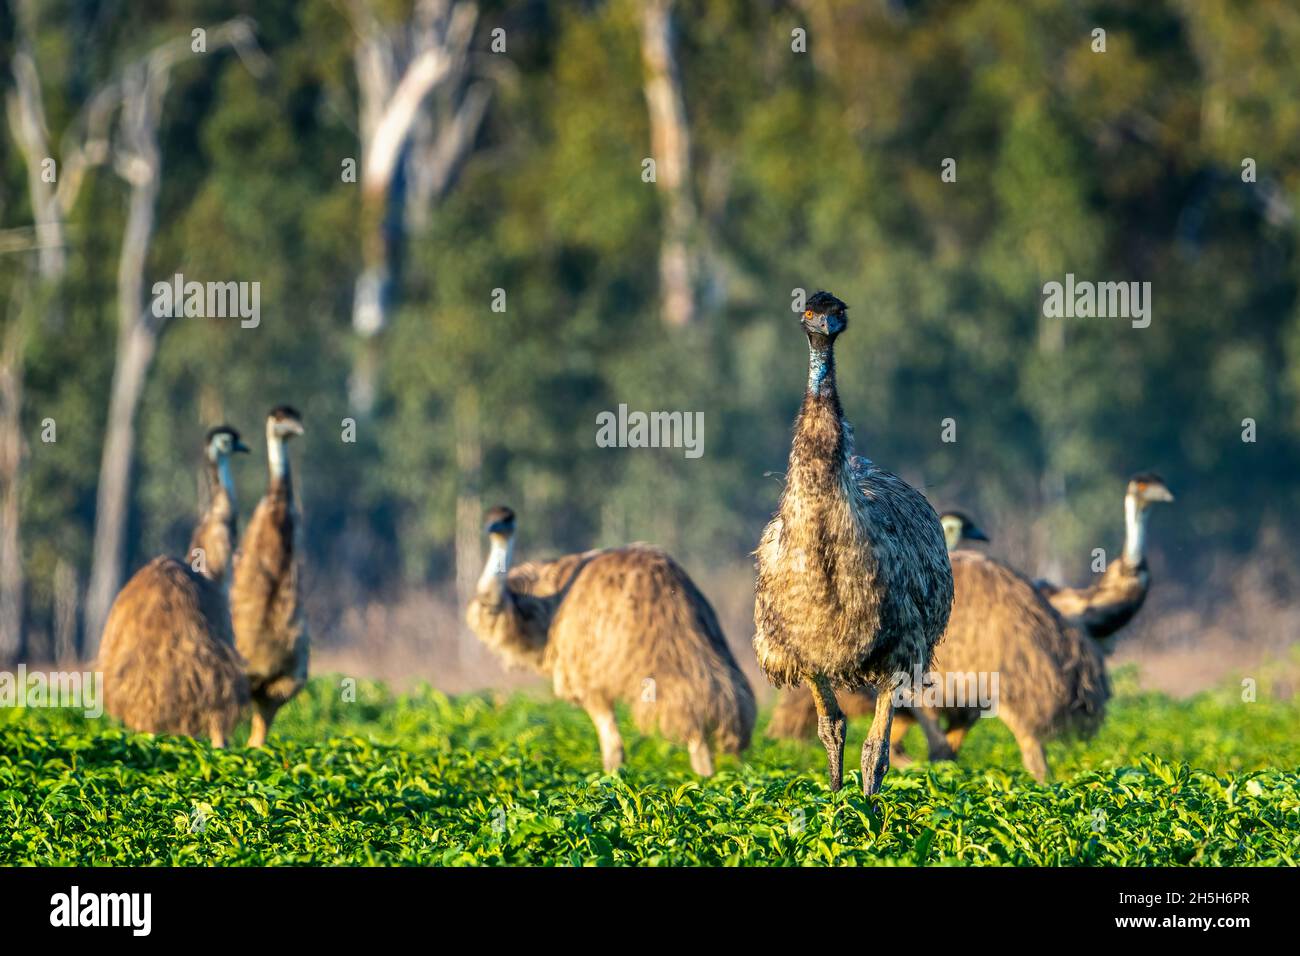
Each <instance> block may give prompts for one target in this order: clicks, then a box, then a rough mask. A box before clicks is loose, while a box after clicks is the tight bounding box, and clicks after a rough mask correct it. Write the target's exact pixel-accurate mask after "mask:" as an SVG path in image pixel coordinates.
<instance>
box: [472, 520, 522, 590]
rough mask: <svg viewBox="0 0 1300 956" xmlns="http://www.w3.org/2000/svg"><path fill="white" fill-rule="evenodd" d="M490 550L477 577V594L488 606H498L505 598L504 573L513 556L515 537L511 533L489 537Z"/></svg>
mask: <svg viewBox="0 0 1300 956" xmlns="http://www.w3.org/2000/svg"><path fill="white" fill-rule="evenodd" d="M488 540H489V543H490V545H491V550H489V552H488V559H487V564H485V565H484V566H483V573H482V574H481V575H480V576H479V579H478V596H479V600H481V601H483V602H484V603H485V604H487V605H488V606H489V607H499V606H501V605H502V604H504V603H505V599H506V575H507V574H508V573H509V571H510V563H511V561H513V560H514V556H515V539H514V536H513V535H511V536H510V537H509V538H506V537H504V536H501V535H495V534H494V535H491V536H490V537H489V539H488Z"/></svg>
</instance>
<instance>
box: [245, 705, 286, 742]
mask: <svg viewBox="0 0 1300 956" xmlns="http://www.w3.org/2000/svg"><path fill="white" fill-rule="evenodd" d="M279 709H280V705H279V704H278V703H276V702H275V701H271V700H267V699H266V698H264V697H257V698H254V700H253V729H252V731H251V732H250V733H249V735H248V746H250V747H264V746H266V735H267V734H268V733H270V732H271V722H272V721H273V720H275V715H276V712H277V711H278V710H279Z"/></svg>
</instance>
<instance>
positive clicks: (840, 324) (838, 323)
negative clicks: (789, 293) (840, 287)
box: [799, 292, 849, 344]
mask: <svg viewBox="0 0 1300 956" xmlns="http://www.w3.org/2000/svg"><path fill="white" fill-rule="evenodd" d="M847 309H848V306H847V305H845V304H844V303H843V302H841V301H840V300H839V299H837V298H835V296H833V295H831V294H830V293H829V292H817V293H814V294H813V295H812V297H811V298H809V299H808V301H807V302H806V303H804V311H803V315H801V316H800V317H799V324H800V325H802V326H803V330H804V332H805V333H806V334H807V336H808V339H809V341H811V342H814V344H822V343H828V342H831V341H833V340H834V338H835V336H837V335H839V334H840V333H841V332H843V331H844V330H845V328H847V327H848V324H849V319H848V316H847V315H846V314H845V312H846V310H847Z"/></svg>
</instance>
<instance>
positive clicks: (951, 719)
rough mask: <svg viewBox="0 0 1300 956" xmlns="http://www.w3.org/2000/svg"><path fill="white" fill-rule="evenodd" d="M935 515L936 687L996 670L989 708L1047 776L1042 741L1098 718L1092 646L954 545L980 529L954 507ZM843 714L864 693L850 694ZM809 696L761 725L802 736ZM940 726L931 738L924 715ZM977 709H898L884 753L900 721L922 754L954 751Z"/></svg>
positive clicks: (1098, 682) (861, 703) (1099, 669)
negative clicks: (941, 539) (917, 732)
mask: <svg viewBox="0 0 1300 956" xmlns="http://www.w3.org/2000/svg"><path fill="white" fill-rule="evenodd" d="M940 521H941V522H942V524H943V526H944V530H945V532H946V537H947V540H948V542H949V544H950V550H951V552H952V553H951V554H950V558H951V561H952V575H953V584H954V589H955V594H954V598H953V604H952V615H951V617H950V618H949V620H948V630H947V632H946V634H945V635H944V639H943V642H942V643H941V644H940V645H939V647H938V648H937V649H936V651H935V655H934V666H933V676H934V678H935V679H936V680H937V681H938V682H939V683H940V684H941V685H943V686H948V685H950V684H951V683H952V682H953V679H954V678H957V679H962V678H964V677H966V675H976V676H978V675H993V674H996V675H997V680H998V684H997V698H996V700H995V701H994V702H993V704H994V707H995V708H996V714H997V716H998V717H1000V718H1001V719H1002V721H1003V723H1004V724H1006V725H1007V727H1008V728H1009V729H1010V730H1011V733H1012V736H1014V737H1015V739H1016V743H1017V745H1018V746H1019V748H1020V755H1021V761H1022V763H1023V764H1024V767H1025V769H1026V770H1027V771H1028V772H1029V773H1030V774H1031V775H1032V776H1033V777H1034V778H1035V779H1036V780H1039V781H1040V782H1041V781H1044V780H1046V779H1047V775H1048V766H1047V759H1046V755H1045V753H1044V750H1043V741H1044V740H1046V739H1048V738H1050V737H1052V736H1054V735H1056V734H1060V733H1066V732H1069V733H1076V734H1079V735H1080V736H1087V735H1089V734H1091V733H1093V732H1094V731H1095V730H1096V729H1097V727H1098V726H1099V725H1100V724H1101V721H1102V718H1103V716H1104V714H1105V707H1106V702H1107V700H1108V699H1109V697H1110V685H1109V682H1108V680H1107V677H1106V671H1105V667H1104V665H1103V663H1102V658H1101V654H1100V652H1099V650H1098V649H1097V647H1096V646H1094V644H1093V642H1091V641H1090V640H1088V638H1087V637H1085V636H1084V635H1082V634H1080V633H1078V632H1077V631H1076V630H1075V629H1073V628H1072V627H1070V626H1069V625H1068V624H1067V623H1066V622H1065V621H1063V620H1062V619H1061V618H1060V616H1059V615H1058V614H1056V612H1055V611H1054V610H1053V609H1052V608H1051V606H1050V605H1048V604H1047V602H1046V601H1044V600H1043V599H1042V597H1041V595H1039V594H1038V593H1037V592H1036V591H1035V590H1034V588H1033V586H1032V585H1031V584H1030V583H1029V581H1028V579H1026V578H1025V577H1024V576H1023V575H1021V574H1019V573H1018V572H1016V571H1015V570H1013V569H1012V568H1010V567H1008V566H1007V565H1006V564H1003V563H1002V562H1000V561H997V560H995V559H993V558H990V557H988V556H987V555H984V554H981V553H979V552H977V551H971V550H965V549H961V550H959V546H960V545H961V544H962V543H963V542H967V541H987V540H988V537H987V536H986V535H985V534H984V532H983V531H981V530H980V529H979V528H978V527H976V525H975V524H974V522H972V521H971V519H970V518H969V517H967V516H966V515H964V514H962V513H961V512H959V511H948V512H944V514H943V515H942V516H941V518H940ZM847 703H849V704H850V706H852V707H853V711H851V712H862V711H863V710H864V709H865V708H866V707H869V706H870V704H871V701H870V699H869V698H866V699H864V698H863V697H861V696H858V695H855V697H852V698H850V699H849V701H847ZM812 710H813V708H812V703H811V701H810V700H808V699H806V698H804V699H800V698H799V697H794V696H792V697H790V698H785V699H782V701H781V702H780V703H779V704H778V705H777V710H776V712H775V713H774V714H773V717H772V724H771V725H770V728H775V730H773V729H769V733H771V734H774V735H775V731H779V732H780V734H779V735H780V736H789V737H795V736H799V737H802V736H804V735H805V734H807V732H808V729H809V727H810V725H811V723H812ZM927 711H928V712H929V713H928V716H929V717H930V718H931V719H932V720H933V721H934V722H936V723H938V722H939V721H940V720H942V721H943V722H944V724H945V733H944V735H943V737H941V738H939V739H937V740H936V738H935V735H934V734H933V732H932V731H930V730H929V729H928V728H927V726H926V724H925V722H924V718H925V717H926V716H927ZM981 712H982V708H981V707H979V706H970V705H969V701H963V702H956V701H946V702H945V705H944V706H941V707H937V708H927V707H900V708H899V710H898V719H897V720H896V721H895V722H894V727H893V734H892V737H891V754H892V757H893V759H894V760H895V761H896V762H898V763H899V764H902V763H905V762H907V761H909V760H910V758H909V757H908V755H907V753H906V752H905V750H904V748H903V737H904V735H905V734H906V733H907V730H908V728H909V727H910V726H911V724H912V723H913V722H914V721H915V722H920V723H921V726H922V730H923V731H925V732H926V742H927V745H928V748H929V756H930V759H931V760H942V759H955V758H956V756H957V753H958V751H960V749H961V746H962V743H963V741H964V740H965V737H966V734H967V733H968V732H969V730H970V729H971V727H973V726H974V724H975V722H976V720H978V719H979V717H980V714H981Z"/></svg>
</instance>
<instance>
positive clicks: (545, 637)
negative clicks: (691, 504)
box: [465, 507, 755, 777]
mask: <svg viewBox="0 0 1300 956" xmlns="http://www.w3.org/2000/svg"><path fill="white" fill-rule="evenodd" d="M485 529H486V532H487V536H488V541H489V544H490V546H491V550H490V553H489V555H488V560H487V564H486V566H485V567H484V569H483V575H482V577H481V578H480V579H479V582H478V588H477V593H476V594H475V596H474V598H473V599H472V600H471V601H470V602H469V605H468V607H467V608H466V614H465V617H466V620H467V622H468V623H469V626H470V629H471V630H472V631H473V632H474V633H475V634H476V635H477V636H478V638H479V639H480V640H481V641H482V642H483V643H484V644H486V645H487V646H488V647H489V648H491V649H492V651H493V652H495V653H496V654H497V655H498V656H499V657H500V658H502V660H503V661H504V662H505V663H506V664H507V665H508V666H511V667H526V668H531V669H532V670H535V671H537V672H539V673H541V674H545V675H547V676H549V677H550V678H551V681H552V685H553V686H554V689H555V695H556V696H557V697H559V698H561V699H563V700H568V701H571V702H573V703H575V704H577V705H579V706H580V707H582V708H583V709H584V710H586V712H587V714H588V715H589V716H590V717H591V721H592V723H593V724H595V725H596V733H597V734H598V735H599V737H600V752H601V758H602V760H603V763H604V767H605V770H606V771H607V772H610V773H612V772H614V771H615V770H617V769H618V768H619V767H620V766H621V765H622V763H623V740H622V738H621V737H620V736H619V731H618V724H617V722H616V721H615V719H614V705H615V703H616V702H617V701H624V702H626V703H628V704H630V705H631V707H632V713H633V717H634V719H635V721H636V724H637V726H638V727H639V728H640V729H641V731H642V732H643V733H647V734H649V733H652V732H654V730H655V729H656V728H657V729H658V731H659V733H660V734H662V735H663V736H664V737H666V738H668V739H669V740H672V741H674V742H676V743H679V744H683V743H684V744H685V745H686V747H687V749H688V751H689V753H690V759H691V767H692V769H694V770H695V772H696V773H698V774H700V775H701V776H706V777H707V776H709V775H711V774H712V773H713V757H712V754H711V753H710V749H709V746H710V743H712V745H713V746H714V747H715V748H716V749H717V750H719V751H721V752H725V753H733V754H739V753H741V752H742V751H743V750H745V748H746V747H748V746H749V740H750V734H751V733H752V731H753V727H754V714H755V706H754V693H753V690H752V689H751V688H750V686H749V681H747V680H746V679H745V675H744V674H743V673H741V670H740V668H739V666H737V664H736V661H735V658H733V657H732V654H731V650H730V649H729V648H728V646H727V641H726V637H725V636H724V635H723V633H722V628H721V626H720V625H719V624H718V619H717V615H715V614H714V612H713V608H712V606H710V604H709V602H708V600H707V599H706V598H705V597H704V595H703V594H702V593H700V590H699V589H698V588H697V587H696V586H695V583H694V582H693V581H692V580H691V579H690V577H688V576H687V574H686V572H685V571H684V570H683V569H682V567H681V566H680V565H679V564H678V563H677V562H676V561H674V560H673V559H672V558H671V557H670V556H669V555H668V554H666V553H665V552H663V551H661V550H659V549H658V548H654V547H651V546H650V545H646V544H632V545H628V546H627V547H622V548H609V549H606V550H601V551H587V552H584V553H582V554H570V555H566V556H565V557H562V558H558V559H557V560H554V561H544V562H529V563H527V564H521V565H519V566H518V567H511V562H512V560H513V558H514V543H515V514H514V512H513V511H511V510H510V509H509V508H505V507H497V508H493V509H492V510H491V511H489V512H488V514H487V518H486V525H485Z"/></svg>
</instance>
